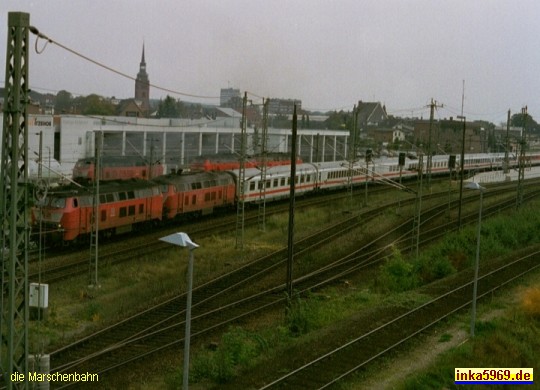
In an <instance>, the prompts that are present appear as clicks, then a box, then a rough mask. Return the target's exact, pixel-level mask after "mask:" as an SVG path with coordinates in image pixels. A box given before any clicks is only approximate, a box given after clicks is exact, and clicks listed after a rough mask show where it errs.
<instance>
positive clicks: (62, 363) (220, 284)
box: [51, 205, 474, 372]
mask: <svg viewBox="0 0 540 390" xmlns="http://www.w3.org/2000/svg"><path fill="white" fill-rule="evenodd" d="M441 207H447V205H444V206H439V207H437V208H434V209H437V210H431V211H430V213H440V212H441V210H440V208H441ZM376 215H377V214H376V213H375V214H373V215H372V216H371V217H372V218H374V216H376ZM369 217H370V216H369V215H367V214H366V215H363V216H362V220H363V221H364V222H365V219H367V218H369ZM471 218H473V219H474V217H471ZM357 219H358V217H351V218H349V219H348V220H347V222H343V223H342V224H341V226H337V225H336V226H334V227H332V228H331V230H332V231H333V232H337V231H338V230H339V229H342V231H344V232H345V231H348V230H350V229H351V226H352V225H354V224H355V223H357V221H355V220H357ZM426 220H427V214H426ZM408 224H409V227H408V228H407V222H405V223H404V224H403V225H400V226H398V227H397V228H396V233H395V235H397V236H398V238H399V237H400V235H401V236H402V235H403V234H404V233H403V232H404V231H406V230H409V231H410V224H411V220H409V221H408ZM398 233H399V234H398ZM319 234H320V235H323V236H324V235H327V234H328V232H321V233H319ZM320 235H319V236H317V235H314V236H313V237H312V238H310V239H311V240H314V241H317V242H319V245H320V241H321V240H320V237H321V236H320ZM388 237H390V235H388ZM388 237H381V238H380V241H379V243H378V244H375V243H373V244H372V246H373V247H374V248H373V249H372V250H369V248H367V247H364V248H362V250H361V252H362V253H364V256H365V258H364V260H362V261H363V262H364V263H365V264H366V265H365V266H367V265H368V264H370V262H371V263H373V261H376V259H377V258H378V259H379V260H380V258H382V257H384V250H382V251H381V248H383V249H384V248H388V246H389V242H395V241H396V238H395V237H393V238H388ZM388 240H389V241H388ZM305 244H306V247H305V249H304V250H311V249H312V246H311V245H310V244H309V239H306V242H305ZM301 250H302V249H300V248H299V250H298V252H296V255H299V254H300V253H301ZM284 251H285V249H284V250H283V251H280V252H281V253H279V252H278V253H276V254H274V256H273V260H271V259H272V257H269V258H265V259H261V261H260V262H259V264H266V265H265V267H263V268H261V266H260V265H256V264H257V262H254V263H253V264H249V265H247V266H246V268H245V269H243V270H238V271H235V272H233V273H231V274H228V275H225V276H223V277H222V278H220V280H219V281H214V282H211V283H208V284H206V285H204V286H200V287H199V288H198V289H195V290H194V302H195V304H194V307H193V324H192V329H193V335H194V336H197V335H202V334H204V333H206V332H209V331H212V330H213V329H215V328H216V327H219V326H223V325H224V324H226V323H229V322H230V321H234V320H238V319H239V318H242V317H245V316H249V315H252V314H253V313H255V312H259V311H260V310H263V309H264V308H266V307H269V306H271V305H275V304H277V303H280V302H282V301H283V300H284V299H285V298H284V295H283V294H282V291H283V288H284V286H283V285H281V284H274V285H273V286H272V287H270V288H267V289H266V290H265V291H264V293H259V294H252V295H249V296H243V297H242V296H240V297H236V296H235V294H233V292H234V291H241V290H242V286H245V285H249V284H252V283H254V282H257V281H258V280H260V279H262V278H264V277H267V276H268V275H269V274H270V273H271V272H272V271H273V270H275V269H277V268H279V266H280V264H282V263H283V261H284V260H283V257H284V253H283V252H284ZM296 255H295V256H296ZM353 258H354V256H351V257H350V258H349V259H345V260H342V261H340V262H339V263H336V264H333V265H329V266H328V267H326V269H325V270H318V271H314V272H313V273H312V274H305V275H303V276H301V277H299V278H297V280H295V287H296V288H297V289H299V290H308V289H313V288H317V287H318V286H321V285H323V284H325V283H330V282H332V281H333V280H335V279H336V278H339V277H344V276H345V275H347V274H350V272H356V271H358V264H359V263H362V261H359V259H358V258H357V257H356V258H354V261H353V260H351V259H353ZM347 262H349V263H352V262H354V263H355V264H354V265H352V266H349V268H347V267H348V266H347V265H346V263H347ZM338 267H341V269H339V268H338ZM325 273H326V274H325ZM225 295H226V298H227V299H226V300H223V299H224V296H225ZM184 303H185V298H184V297H183V296H180V297H177V298H175V299H172V300H170V301H169V302H167V303H166V304H164V305H161V306H160V307H159V308H155V309H152V310H149V311H147V312H145V313H143V314H142V315H141V316H136V317H138V318H139V319H137V320H135V317H134V318H132V319H128V320H125V321H123V322H122V323H120V324H119V325H116V326H114V327H112V328H110V329H106V330H103V331H101V332H99V333H98V334H95V335H93V336H90V337H88V338H86V339H84V340H81V341H80V342H78V343H76V344H74V345H71V346H68V347H65V348H63V349H61V350H58V351H55V352H53V353H52V356H51V366H52V368H53V370H54V371H61V372H69V371H70V370H74V369H76V370H77V371H79V372H80V371H81V370H88V371H89V372H106V371H108V370H111V369H114V368H115V367H118V366H119V365H120V364H125V363H126V362H129V361H132V360H134V359H137V358H141V357H143V356H146V355H148V354H150V353H155V352H156V351H159V350H161V349H163V348H167V347H170V346H171V345H175V344H178V343H181V341H182V340H181V338H180V337H175V336H177V335H180V334H182V333H181V332H182V329H183V319H182V316H183V308H184ZM140 318H144V320H141V319H140ZM149 319H153V321H152V323H150V322H149ZM136 321H137V322H136ZM167 334H168V335H169V336H166V335H167ZM171 335H173V336H171ZM167 337H168V338H167ZM153 341H156V344H153ZM142 346H144V349H143V347H142ZM92 361H93V362H94V363H92ZM95 362H99V363H100V364H99V366H100V367H98V366H96V365H95V364H96V363H95ZM85 367H86V368H85Z"/></svg>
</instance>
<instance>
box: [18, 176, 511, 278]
mask: <svg viewBox="0 0 540 390" xmlns="http://www.w3.org/2000/svg"><path fill="white" fill-rule="evenodd" d="M496 188H498V190H497V191H503V190H504V189H505V188H512V186H509V185H508V184H503V185H500V186H497V187H496ZM377 190H378V191H385V190H387V189H386V188H384V187H380V188H378V189H377ZM349 196H350V195H349V194H343V193H340V194H335V193H334V194H330V195H326V196H324V197H323V198H321V197H316V198H312V197H308V198H303V199H302V200H301V201H300V202H298V203H297V204H298V206H297V208H298V209H300V208H309V207H315V206H319V205H321V204H327V203H328V202H333V201H336V200H340V199H344V198H347V197H349ZM445 196H448V192H446V191H441V192H437V193H433V194H428V195H426V196H424V197H423V199H424V201H428V200H435V199H438V198H443V197H445ZM470 196H471V195H469V197H470ZM466 198H467V197H466ZM414 201H415V199H414V198H408V199H403V200H400V201H399V202H398V204H399V207H400V208H401V207H406V206H407V205H411V204H413V203H414ZM450 204H455V200H454V201H453V202H450V203H449V207H450ZM384 207H394V208H395V207H397V205H396V204H394V205H385V206H384ZM283 212H288V205H286V204H280V205H274V207H272V208H271V209H270V210H269V211H268V213H267V215H268V216H270V215H273V214H280V213H283ZM257 222H258V215H257V213H256V212H255V211H251V212H248V213H246V217H245V224H246V225H253V224H256V223H257ZM235 226H236V217H235V216H227V217H223V218H219V219H215V220H212V221H203V222H199V223H196V224H193V225H190V226H186V227H185V230H189V232H190V235H191V237H192V238H194V239H196V238H197V237H204V236H209V235H212V234H219V233H223V232H224V231H230V230H232V229H234V227H235ZM175 231H176V229H175ZM172 232H173V230H171V229H170V228H169V229H164V230H160V232H159V233H157V234H156V233H152V234H149V235H145V236H144V237H140V238H138V239H137V241H136V242H134V241H133V240H130V244H129V245H127V246H126V247H124V248H120V249H115V245H116V244H117V243H115V242H112V243H109V244H108V245H105V246H104V247H102V250H101V252H100V263H102V264H109V265H112V264H118V263H122V262H125V261H129V260H132V259H133V258H134V257H140V256H141V255H145V254H148V253H159V251H162V250H166V249H168V248H169V245H168V244H166V243H163V242H161V241H158V238H159V237H161V236H163V235H167V234H170V233H172ZM120 244H122V243H120ZM119 246H120V247H122V245H119ZM88 256H89V255H88V251H87V250H84V251H82V252H81V251H79V252H72V251H71V250H70V253H69V258H66V256H65V255H62V256H60V257H59V258H58V259H56V258H50V259H48V260H47V262H45V263H44V264H43V265H42V266H40V267H38V266H37V264H36V263H34V264H32V265H31V266H30V272H29V280H31V281H37V280H40V281H41V283H47V284H52V283H56V282H59V281H62V280H65V279H69V278H72V277H75V276H78V275H80V274H84V273H87V272H88V261H89V260H88ZM38 268H41V269H38Z"/></svg>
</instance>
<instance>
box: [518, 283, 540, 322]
mask: <svg viewBox="0 0 540 390" xmlns="http://www.w3.org/2000/svg"><path fill="white" fill-rule="evenodd" d="M521 306H522V307H523V311H524V312H525V313H526V314H528V315H530V316H533V317H540V288H539V287H531V288H529V289H527V290H526V291H525V292H524V293H523V301H522V302H521Z"/></svg>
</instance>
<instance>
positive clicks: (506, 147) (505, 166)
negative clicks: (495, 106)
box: [503, 110, 510, 175]
mask: <svg viewBox="0 0 540 390" xmlns="http://www.w3.org/2000/svg"><path fill="white" fill-rule="evenodd" d="M509 133H510V110H508V119H507V120H506V145H505V147H504V169H503V172H504V174H505V175H507V174H508V172H509V167H510V160H509V158H508V153H509V150H508V149H509V148H510V138H509V137H508V134H509Z"/></svg>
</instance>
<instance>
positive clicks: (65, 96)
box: [54, 90, 73, 114]
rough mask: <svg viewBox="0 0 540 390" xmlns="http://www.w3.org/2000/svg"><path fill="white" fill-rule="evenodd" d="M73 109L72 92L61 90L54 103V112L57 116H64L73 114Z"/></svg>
mask: <svg viewBox="0 0 540 390" xmlns="http://www.w3.org/2000/svg"><path fill="white" fill-rule="evenodd" d="M72 108H73V96H72V95H71V93H70V92H68V91H65V90H61V91H60V92H58V93H57V94H56V99H55V102H54V112H55V113H57V114H63V113H68V112H71V111H72Z"/></svg>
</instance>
